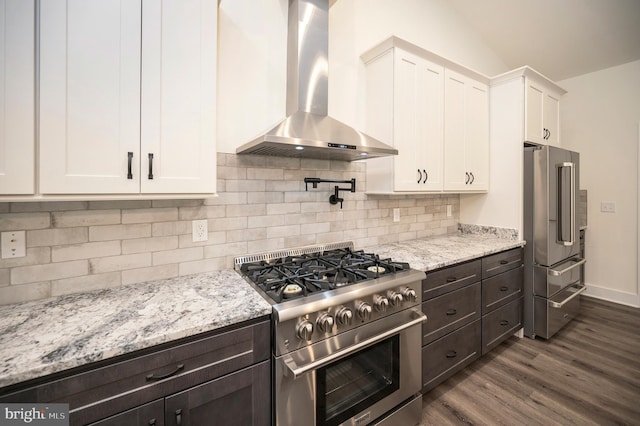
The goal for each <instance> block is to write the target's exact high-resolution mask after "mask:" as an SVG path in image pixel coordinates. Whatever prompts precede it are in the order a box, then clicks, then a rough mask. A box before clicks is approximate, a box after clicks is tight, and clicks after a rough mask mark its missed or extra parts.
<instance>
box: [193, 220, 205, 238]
mask: <svg viewBox="0 0 640 426" xmlns="http://www.w3.org/2000/svg"><path fill="white" fill-rule="evenodd" d="M191 230H192V239H191V240H192V241H193V242H194V243H195V242H198V241H207V240H208V239H209V230H208V229H207V219H202V220H194V221H192V222H191Z"/></svg>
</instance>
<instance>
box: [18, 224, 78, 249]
mask: <svg viewBox="0 0 640 426" xmlns="http://www.w3.org/2000/svg"><path fill="white" fill-rule="evenodd" d="M87 241H89V230H88V228H85V227H80V228H56V229H41V230H36V231H27V247H44V246H59V245H64V244H77V243H86V242H87Z"/></svg>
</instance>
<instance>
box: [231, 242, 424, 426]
mask: <svg viewBox="0 0 640 426" xmlns="http://www.w3.org/2000/svg"><path fill="white" fill-rule="evenodd" d="M235 264H236V269H237V270H238V271H239V272H240V273H241V274H242V275H243V276H244V277H245V278H246V279H247V281H249V282H250V283H251V285H253V286H254V287H255V288H256V289H258V290H259V292H260V293H262V294H263V296H265V298H266V299H267V300H268V301H269V302H270V303H271V304H272V306H273V315H272V317H273V382H274V388H273V395H274V404H273V406H274V420H275V424H276V425H279V426H288V425H296V426H298V425H367V424H380V425H391V424H394V425H398V424H402V425H415V424H417V423H419V422H420V417H421V410H422V402H421V397H420V393H419V392H420V386H421V383H420V378H421V375H422V363H421V353H420V346H421V336H422V333H421V330H422V323H423V321H426V316H425V315H424V314H423V313H422V312H421V310H420V295H421V294H422V280H423V279H424V278H425V274H424V272H421V271H416V270H412V269H410V267H409V265H408V264H406V263H399V262H394V261H393V260H391V259H380V258H379V257H378V256H376V255H375V254H372V253H365V252H364V251H356V250H354V248H353V243H350V242H343V243H336V244H329V245H317V246H310V247H303V248H298V249H291V250H285V251H279V252H271V253H263V254H259V255H251V256H244V257H239V258H236V261H235Z"/></svg>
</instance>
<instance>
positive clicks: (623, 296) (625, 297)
mask: <svg viewBox="0 0 640 426" xmlns="http://www.w3.org/2000/svg"><path fill="white" fill-rule="evenodd" d="M582 294H583V295H584V296H590V297H594V298H596V299H602V300H606V301H608V302H614V303H619V304H621V305H627V306H633V307H634V308H640V295H638V294H633V293H626V292H624V291H619V290H613V289H610V288H605V287H598V286H596V285H593V284H587V291H585V292H584V293H582Z"/></svg>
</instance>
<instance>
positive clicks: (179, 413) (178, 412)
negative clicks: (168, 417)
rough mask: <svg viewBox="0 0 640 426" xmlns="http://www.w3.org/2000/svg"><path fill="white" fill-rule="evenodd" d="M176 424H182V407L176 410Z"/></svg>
mask: <svg viewBox="0 0 640 426" xmlns="http://www.w3.org/2000/svg"><path fill="white" fill-rule="evenodd" d="M176 424H177V425H181V424H182V410H181V409H177V410H176Z"/></svg>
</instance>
